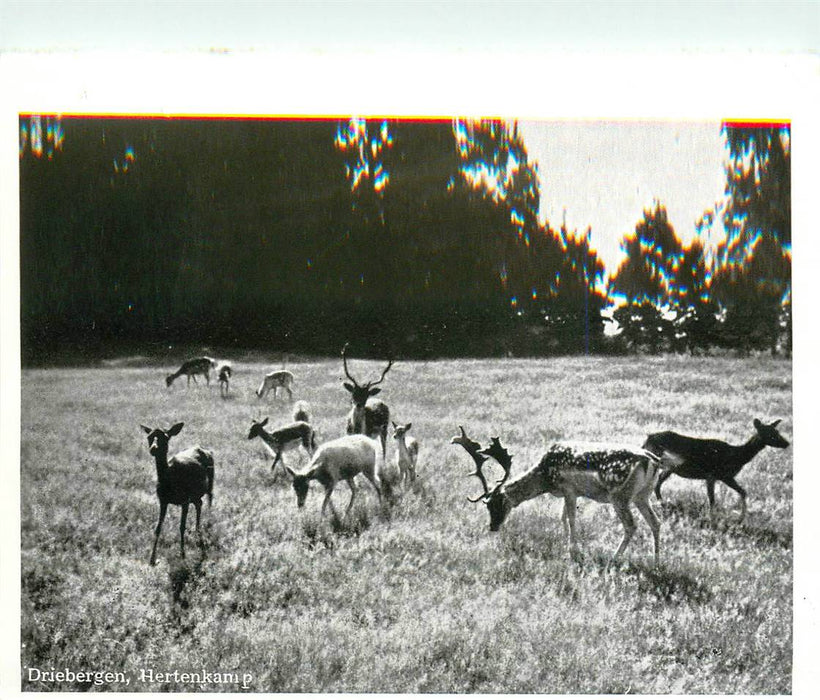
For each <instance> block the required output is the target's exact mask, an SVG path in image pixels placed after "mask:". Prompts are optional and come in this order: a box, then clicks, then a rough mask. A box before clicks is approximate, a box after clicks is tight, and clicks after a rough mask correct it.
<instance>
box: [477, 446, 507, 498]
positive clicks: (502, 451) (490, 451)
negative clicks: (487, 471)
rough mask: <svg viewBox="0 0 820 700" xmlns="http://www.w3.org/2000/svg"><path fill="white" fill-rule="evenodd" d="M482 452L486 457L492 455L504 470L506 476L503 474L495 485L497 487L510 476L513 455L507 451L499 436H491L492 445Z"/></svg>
mask: <svg viewBox="0 0 820 700" xmlns="http://www.w3.org/2000/svg"><path fill="white" fill-rule="evenodd" d="M481 454H482V455H485V457H492V458H493V459H494V460H495V461H496V462H498V463H499V464H500V465H501V468H502V469H503V470H504V476H502V477H501V478H500V479H499V480H498V482H497V483H496V485H495V488H498V487H499V486H501V484H503V483H504V482H505V481H506V480H507V479H509V478H510V469H511V468H512V457H513V456H512V455H511V454H510V453H509V452H507V449H506V448H505V447H504V446H503V445H502V444H501V442H500V441H499V439H498V438H497V437H494V438H490V446H489V447H486V448H485V449H483V450H481Z"/></svg>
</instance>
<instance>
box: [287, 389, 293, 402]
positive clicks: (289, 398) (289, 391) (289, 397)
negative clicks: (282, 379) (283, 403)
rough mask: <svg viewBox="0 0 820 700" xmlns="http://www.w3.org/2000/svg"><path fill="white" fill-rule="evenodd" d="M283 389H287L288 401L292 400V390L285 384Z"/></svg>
mask: <svg viewBox="0 0 820 700" xmlns="http://www.w3.org/2000/svg"><path fill="white" fill-rule="evenodd" d="M285 389H287V391H288V401H293V392H292V391H291V390H290V387H289V386H285Z"/></svg>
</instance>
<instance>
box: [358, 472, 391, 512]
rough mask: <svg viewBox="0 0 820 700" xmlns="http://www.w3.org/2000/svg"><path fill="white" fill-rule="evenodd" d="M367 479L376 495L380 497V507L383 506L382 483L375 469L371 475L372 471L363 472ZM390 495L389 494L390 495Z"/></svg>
mask: <svg viewBox="0 0 820 700" xmlns="http://www.w3.org/2000/svg"><path fill="white" fill-rule="evenodd" d="M362 474H364V475H365V476H366V477H367V480H368V481H369V482H370V483H371V484H373V488H374V489H376V495H377V496H378V497H379V505H381V504H382V483H381V479H379V475H378V474H377V473H376V471H375V469H374V470H373V473H372V474H371V473H370V471H368V470H365V471H363V472H362ZM388 495H389V494H388Z"/></svg>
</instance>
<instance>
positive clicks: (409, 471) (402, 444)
mask: <svg viewBox="0 0 820 700" xmlns="http://www.w3.org/2000/svg"><path fill="white" fill-rule="evenodd" d="M412 427H413V424H412V423H407V424H405V425H398V424H396V423H395V422H393V438H394V439H395V440H396V446H397V448H398V449H397V451H396V462H397V464H398V465H399V470H400V471H401V480H402V481H403V482H405V483H407V482H409V481H415V480H416V462H417V461H418V457H419V443H418V441H417V440H416V438H414V437H413V436H411V435H408V434H407V433H408V432H409V430H410V428H412Z"/></svg>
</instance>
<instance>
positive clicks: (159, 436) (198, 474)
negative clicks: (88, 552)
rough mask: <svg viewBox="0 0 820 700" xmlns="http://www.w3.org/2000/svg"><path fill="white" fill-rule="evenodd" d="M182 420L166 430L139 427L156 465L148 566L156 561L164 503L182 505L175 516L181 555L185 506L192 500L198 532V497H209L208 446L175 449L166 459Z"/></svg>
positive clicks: (211, 468) (211, 463)
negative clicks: (154, 511)
mask: <svg viewBox="0 0 820 700" xmlns="http://www.w3.org/2000/svg"><path fill="white" fill-rule="evenodd" d="M183 425H184V423H176V424H175V425H173V426H172V427H171V428H169V429H168V430H163V429H162V428H148V427H146V426H144V425H141V426H140V427H141V428H142V429H143V430H144V431H145V432H146V433H147V434H148V449H149V452H150V453H151V454H152V455H153V457H154V461H155V462H156V466H157V498H159V523H157V528H156V530H155V531H154V546H153V548H152V549H151V566H154V564H156V562H157V542H158V541H159V535H160V532H161V531H162V523H163V521H164V520H165V513H166V511H167V510H168V504H169V503H173V504H174V505H177V506H180V507H181V508H182V514H181V516H180V520H179V547H180V552H181V554H182V558H183V559H184V558H185V521H186V520H187V518H188V506H189V505H190V504H191V503H193V504H194V508H196V531H197V533H199V520H200V515H201V511H202V497H203V496H205V495H207V496H208V504H209V505H210V503H211V501H212V500H213V487H214V456H213V453H211V452H210V451H209V450H204V449H202V448H201V447H198V446H197V447H190V448H188V449H187V450H183V451H182V452H177V454H175V455H174V456H173V457H171V459H170V460H169V459H168V443H169V442H170V440H171V438H172V437H174V435H177V434H178V433H179V431H180V430H182V426H183Z"/></svg>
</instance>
